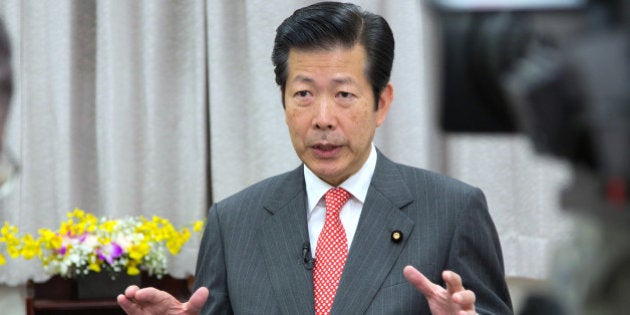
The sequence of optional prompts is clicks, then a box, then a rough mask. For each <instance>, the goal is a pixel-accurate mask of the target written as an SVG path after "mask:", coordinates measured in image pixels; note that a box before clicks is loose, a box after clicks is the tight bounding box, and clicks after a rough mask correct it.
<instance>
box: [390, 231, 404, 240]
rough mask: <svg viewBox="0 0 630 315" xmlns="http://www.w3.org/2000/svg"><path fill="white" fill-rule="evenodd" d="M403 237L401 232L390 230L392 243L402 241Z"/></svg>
mask: <svg viewBox="0 0 630 315" xmlns="http://www.w3.org/2000/svg"><path fill="white" fill-rule="evenodd" d="M402 239H403V234H402V232H401V231H398V230H396V231H394V232H392V242H394V243H400V241H402Z"/></svg>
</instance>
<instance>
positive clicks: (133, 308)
mask: <svg viewBox="0 0 630 315" xmlns="http://www.w3.org/2000/svg"><path fill="white" fill-rule="evenodd" d="M116 301H117V302H118V305H120V308H122V309H123V311H125V313H126V314H139V313H140V311H141V309H140V306H139V305H138V304H136V303H134V302H133V301H132V300H130V299H129V298H127V297H126V296H125V295H123V294H119V295H118V297H116Z"/></svg>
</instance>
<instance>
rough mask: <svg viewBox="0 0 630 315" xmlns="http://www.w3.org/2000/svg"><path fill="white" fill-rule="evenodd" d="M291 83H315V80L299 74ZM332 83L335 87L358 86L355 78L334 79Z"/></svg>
mask: <svg viewBox="0 0 630 315" xmlns="http://www.w3.org/2000/svg"><path fill="white" fill-rule="evenodd" d="M291 82H304V83H315V80H313V78H311V77H308V76H305V75H300V74H298V75H296V76H295V78H293V80H291ZM332 82H333V83H334V84H335V85H342V84H357V82H356V80H354V79H353V78H350V77H340V78H334V79H332Z"/></svg>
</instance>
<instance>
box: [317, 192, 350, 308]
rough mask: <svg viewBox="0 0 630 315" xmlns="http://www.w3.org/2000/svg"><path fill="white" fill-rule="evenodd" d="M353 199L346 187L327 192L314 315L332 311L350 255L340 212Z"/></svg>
mask: <svg viewBox="0 0 630 315" xmlns="http://www.w3.org/2000/svg"><path fill="white" fill-rule="evenodd" d="M348 198H350V193H349V192H347V191H346V190H344V189H343V188H339V187H336V188H331V189H330V190H329V191H328V192H326V196H325V200H326V219H325V220H324V228H323V229H322V231H321V233H320V234H319V238H318V239H317V248H316V251H315V255H316V256H317V257H316V258H315V267H314V268H313V282H314V292H315V314H317V315H324V314H330V309H331V307H332V304H333V301H334V300H335V293H337V285H338V284H339V279H341V273H342V272H343V266H344V265H345V264H346V258H347V257H348V240H347V238H346V231H345V230H344V228H343V225H342V224H341V219H340V218H339V212H341V208H342V207H343V205H344V204H345V203H346V201H348Z"/></svg>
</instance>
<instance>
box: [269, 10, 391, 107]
mask: <svg viewBox="0 0 630 315" xmlns="http://www.w3.org/2000/svg"><path fill="white" fill-rule="evenodd" d="M356 44H360V45H362V46H363V47H364V48H365V51H366V54H367V66H366V70H365V71H366V73H365V75H366V77H367V79H368V81H369V82H370V85H371V86H372V91H373V93H374V100H375V103H376V107H378V99H379V96H380V94H381V92H382V91H383V89H384V88H385V87H386V86H387V83H388V82H389V78H390V75H391V71H392V63H393V61H394V35H393V34H392V30H391V29H390V27H389V24H387V21H385V19H384V18H383V17H381V16H380V15H376V14H373V13H370V12H367V11H364V10H363V9H361V7H359V6H357V5H354V4H351V3H339V2H320V3H316V4H313V5H311V6H307V7H304V8H301V9H298V10H296V11H295V12H294V13H293V15H291V16H290V17H288V18H287V19H285V20H284V21H283V22H282V24H280V26H279V27H278V28H277V29H276V39H275V41H274V46H273V53H272V55H271V60H272V61H273V65H274V67H275V68H274V72H275V73H276V83H277V84H278V85H279V86H280V88H281V90H282V104H283V106H284V91H285V88H286V83H287V76H288V69H287V68H288V59H289V51H290V50H291V49H292V48H296V49H300V50H318V49H326V50H328V49H332V48H334V47H337V46H342V47H345V48H352V47H354V45H356Z"/></svg>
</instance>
